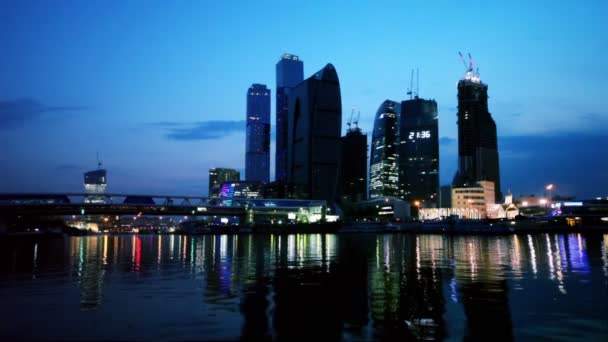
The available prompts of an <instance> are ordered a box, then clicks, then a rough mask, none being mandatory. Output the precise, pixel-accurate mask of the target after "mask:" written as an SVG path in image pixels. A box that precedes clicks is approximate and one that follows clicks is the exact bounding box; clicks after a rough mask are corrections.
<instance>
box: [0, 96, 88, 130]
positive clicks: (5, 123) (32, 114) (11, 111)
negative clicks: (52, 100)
mask: <svg viewBox="0 0 608 342" xmlns="http://www.w3.org/2000/svg"><path fill="white" fill-rule="evenodd" d="M87 108H88V107H85V106H47V105H45V104H43V103H41V102H39V101H37V100H34V99H29V98H26V99H17V100H7V101H0V128H11V127H17V126H21V125H24V124H25V123H27V122H30V121H33V120H36V119H39V118H41V117H43V116H44V115H45V114H48V113H65V112H71V111H82V110H86V109H87Z"/></svg>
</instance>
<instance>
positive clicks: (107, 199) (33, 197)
mask: <svg viewBox="0 0 608 342" xmlns="http://www.w3.org/2000/svg"><path fill="white" fill-rule="evenodd" d="M87 199H89V200H94V201H95V202H98V203H99V202H101V203H107V204H111V203H123V204H148V205H156V204H163V205H175V204H178V203H179V205H185V206H189V205H192V204H198V205H206V204H209V203H211V202H212V199H209V198H207V197H204V196H191V195H144V194H121V193H104V194H92V193H82V192H66V193H5V194H0V205H2V204H43V203H47V204H51V203H52V204H58V203H61V204H70V203H86V202H87Z"/></svg>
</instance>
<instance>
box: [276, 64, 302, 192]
mask: <svg viewBox="0 0 608 342" xmlns="http://www.w3.org/2000/svg"><path fill="white" fill-rule="evenodd" d="M276 73H277V75H276V76H277V88H276V89H277V93H276V98H277V102H276V111H277V116H276V125H277V126H276V129H277V133H276V153H275V158H276V159H275V179H276V180H277V181H285V180H287V117H288V115H289V94H290V93H291V91H292V89H293V88H294V87H295V86H296V85H298V83H300V82H302V80H303V79H304V63H303V62H302V61H301V60H300V58H299V57H298V56H295V55H290V54H288V53H286V54H283V56H282V57H281V60H280V61H279V62H278V63H277V66H276Z"/></svg>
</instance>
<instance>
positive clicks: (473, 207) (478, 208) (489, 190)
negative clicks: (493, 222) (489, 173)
mask: <svg viewBox="0 0 608 342" xmlns="http://www.w3.org/2000/svg"><path fill="white" fill-rule="evenodd" d="M494 196H495V189H494V182H491V181H479V182H475V183H469V184H463V185H462V186H459V187H452V208H460V209H466V210H468V211H469V212H470V213H469V214H467V215H466V217H467V218H488V217H489V215H488V214H489V213H490V212H492V211H493V210H494V208H495V205H496V203H495V202H496V200H495V197H494Z"/></svg>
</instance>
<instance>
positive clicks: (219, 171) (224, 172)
mask: <svg viewBox="0 0 608 342" xmlns="http://www.w3.org/2000/svg"><path fill="white" fill-rule="evenodd" d="M240 179H241V173H240V172H238V171H237V170H234V169H226V168H220V167H217V168H215V167H214V168H212V169H209V197H210V198H218V197H219V195H220V190H221V185H222V183H224V182H238V181H239V180H240Z"/></svg>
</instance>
